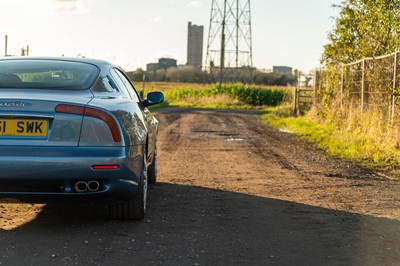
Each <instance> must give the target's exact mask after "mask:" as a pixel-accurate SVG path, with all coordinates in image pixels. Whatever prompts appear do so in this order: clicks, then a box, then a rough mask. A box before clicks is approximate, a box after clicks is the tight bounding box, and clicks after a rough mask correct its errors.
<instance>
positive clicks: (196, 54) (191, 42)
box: [187, 22, 204, 68]
mask: <svg viewBox="0 0 400 266" xmlns="http://www.w3.org/2000/svg"><path fill="white" fill-rule="evenodd" d="M203 32H204V27H203V26H197V25H192V22H189V23H188V44H187V64H188V65H192V66H195V67H200V68H201V67H202V65H203Z"/></svg>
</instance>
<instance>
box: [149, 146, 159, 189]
mask: <svg viewBox="0 0 400 266" xmlns="http://www.w3.org/2000/svg"><path fill="white" fill-rule="evenodd" d="M147 175H148V180H149V184H155V183H156V182H157V150H156V151H155V152H154V157H153V161H152V162H151V164H150V165H149V167H148V169H147Z"/></svg>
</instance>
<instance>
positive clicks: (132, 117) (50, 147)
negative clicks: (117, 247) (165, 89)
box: [0, 57, 164, 220]
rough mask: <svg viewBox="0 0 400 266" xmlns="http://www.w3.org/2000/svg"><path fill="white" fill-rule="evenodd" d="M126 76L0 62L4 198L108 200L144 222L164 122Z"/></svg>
mask: <svg viewBox="0 0 400 266" xmlns="http://www.w3.org/2000/svg"><path fill="white" fill-rule="evenodd" d="M163 100H164V96H163V94H162V93H161V92H151V93H149V94H148V95H147V97H146V98H145V99H142V98H141V97H140V95H139V94H138V92H137V91H136V89H135V88H134V86H133V85H132V83H131V82H130V81H129V79H128V77H127V76H126V74H125V72H124V71H123V70H122V69H121V68H119V67H117V66H114V65H113V64H110V63H108V62H106V61H101V60H94V59H79V58H64V57H60V58H34V57H32V58H31V57H19V58H13V57H7V58H2V59H0V198H2V199H4V198H14V199H19V200H22V201H25V202H37V203H41V202H43V203H46V202H57V201H63V202H65V201H66V202H73V201H74V202H76V201H78V202H92V201H94V202H101V203H106V204H109V206H110V214H111V217H113V218H115V219H127V220H140V219H142V218H143V217H144V216H145V214H146V201H147V187H148V183H154V182H156V176H157V146H156V140H157V132H158V121H157V119H156V118H155V117H154V116H152V114H151V113H150V111H149V110H148V109H147V107H149V106H151V105H155V104H158V103H161V102H163Z"/></svg>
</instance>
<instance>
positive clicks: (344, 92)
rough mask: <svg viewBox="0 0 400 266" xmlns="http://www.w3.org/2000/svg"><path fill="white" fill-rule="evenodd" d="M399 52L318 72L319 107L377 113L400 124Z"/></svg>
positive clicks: (317, 98)
mask: <svg viewBox="0 0 400 266" xmlns="http://www.w3.org/2000/svg"><path fill="white" fill-rule="evenodd" d="M399 61H400V52H396V53H392V54H388V55H385V56H381V57H375V58H365V59H363V60H360V61H357V62H353V63H350V64H345V65H341V66H335V67H329V68H327V69H324V70H321V71H320V73H319V77H320V78H319V79H318V80H319V84H318V90H317V94H316V95H315V96H316V101H317V104H319V105H320V106H323V107H325V108H328V109H331V110H332V111H334V112H335V111H337V110H340V111H341V112H342V113H346V112H347V113H348V112H350V111H351V112H354V111H356V112H359V114H361V115H364V114H371V113H373V114H376V115H379V116H380V117H381V119H387V121H388V122H390V123H393V122H400V114H399V108H400V97H399V96H400V62H399Z"/></svg>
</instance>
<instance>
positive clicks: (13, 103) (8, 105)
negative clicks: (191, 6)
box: [0, 102, 32, 108]
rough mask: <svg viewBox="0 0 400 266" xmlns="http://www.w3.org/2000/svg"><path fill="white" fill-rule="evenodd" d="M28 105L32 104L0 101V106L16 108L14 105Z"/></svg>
mask: <svg viewBox="0 0 400 266" xmlns="http://www.w3.org/2000/svg"><path fill="white" fill-rule="evenodd" d="M28 106H32V104H31V103H26V102H0V108H1V107H9V108H16V107H28Z"/></svg>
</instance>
